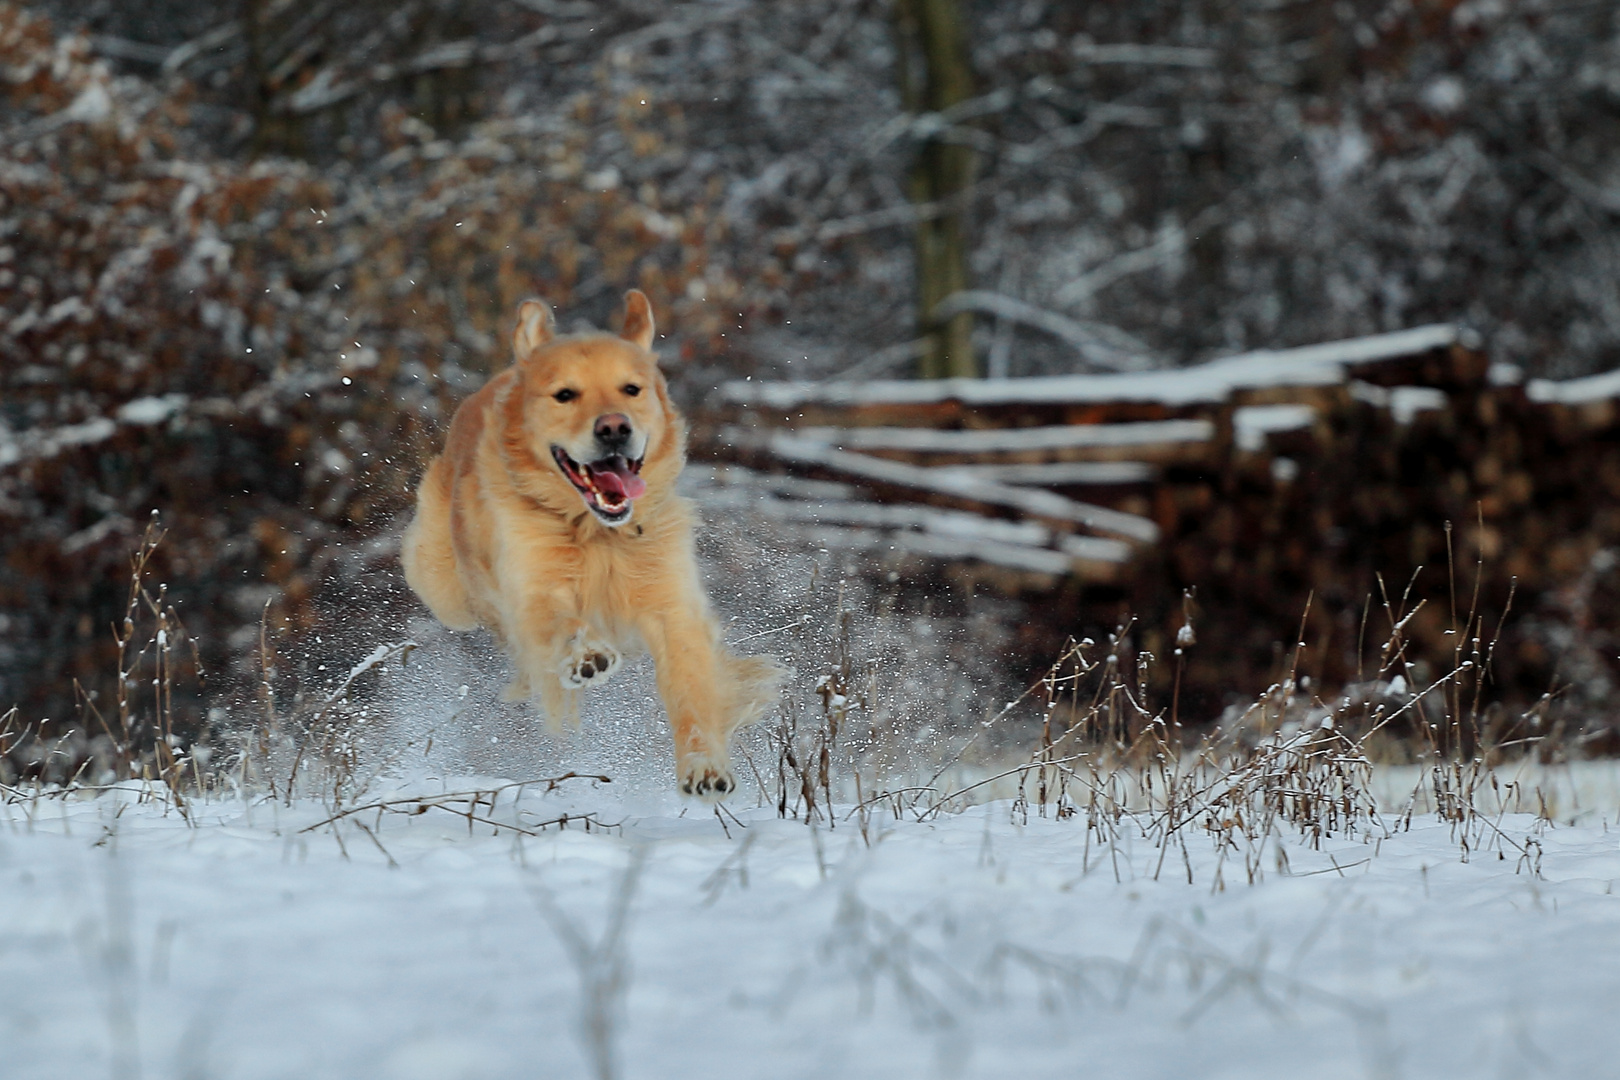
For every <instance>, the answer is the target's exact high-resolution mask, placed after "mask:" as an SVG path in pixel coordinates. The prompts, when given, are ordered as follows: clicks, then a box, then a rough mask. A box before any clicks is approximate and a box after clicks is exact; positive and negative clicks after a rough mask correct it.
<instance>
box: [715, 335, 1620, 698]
mask: <svg viewBox="0 0 1620 1080" xmlns="http://www.w3.org/2000/svg"><path fill="white" fill-rule="evenodd" d="M698 421H699V422H698V424H697V425H696V427H695V431H694V440H693V458H694V469H695V470H696V472H697V474H698V476H699V478H700V479H702V480H706V481H707V483H708V488H709V490H711V491H723V492H726V493H728V497H729V498H730V499H731V500H732V501H737V500H739V499H741V500H744V501H746V503H747V505H748V506H749V507H750V508H751V509H753V510H754V511H755V512H757V513H759V514H761V515H762V516H764V517H766V518H769V519H772V520H774V521H775V522H776V523H777V525H778V527H779V528H780V529H781V530H782V531H783V532H784V533H785V534H787V535H789V536H794V537H798V538H801V539H803V540H805V541H807V542H810V543H814V544H816V545H818V546H821V547H825V548H828V549H829V550H845V551H850V552H859V553H861V554H862V557H863V558H862V561H863V562H864V564H865V565H868V566H871V567H872V568H873V569H874V570H877V571H879V572H882V573H884V575H885V577H891V576H902V577H903V578H904V579H905V580H908V581H912V582H915V583H917V584H918V585H919V587H931V583H937V580H938V579H940V578H944V579H947V580H949V581H951V582H954V583H956V584H958V585H961V586H965V587H968V588H972V589H985V588H988V589H994V590H996V591H999V592H1003V593H1012V594H1017V595H1021V596H1025V597H1029V598H1034V599H1037V600H1038V601H1039V602H1038V603H1036V604H1033V605H1031V606H1030V607H1029V609H1028V610H1029V611H1030V612H1031V613H1032V618H1031V619H1030V621H1029V626H1028V627H1027V633H1028V635H1029V644H1030V645H1031V648H1032V655H1034V656H1037V657H1038V655H1039V654H1040V653H1041V651H1042V650H1043V649H1048V648H1051V647H1052V645H1053V643H1054V642H1055V641H1058V640H1060V639H1061V638H1062V637H1063V636H1065V635H1067V634H1071V633H1073V634H1082V633H1088V634H1091V635H1093V636H1096V635H1097V634H1099V633H1102V632H1106V631H1107V630H1108V629H1109V628H1111V627H1112V626H1114V625H1116V624H1117V623H1118V622H1119V620H1120V619H1121V618H1122V617H1123V616H1124V615H1125V613H1126V612H1129V613H1131V614H1132V615H1134V616H1135V617H1136V618H1137V620H1138V623H1137V627H1138V628H1137V630H1136V631H1135V638H1134V639H1133V642H1134V645H1135V646H1136V647H1137V648H1140V649H1146V650H1148V651H1152V652H1155V653H1157V654H1158V655H1160V656H1163V655H1165V654H1166V652H1167V648H1166V646H1167V644H1168V643H1169V642H1171V641H1172V640H1173V638H1174V635H1175V633H1176V631H1177V630H1178V629H1179V625H1180V623H1181V621H1182V619H1183V617H1184V614H1183V609H1184V605H1183V602H1182V596H1183V593H1184V591H1185V590H1187V589H1196V591H1197V600H1198V603H1197V607H1198V609H1199V610H1200V611H1201V612H1202V616H1201V617H1202V619H1203V621H1204V622H1205V623H1206V624H1208V625H1210V626H1211V627H1212V628H1217V627H1218V637H1217V638H1216V639H1215V642H1216V643H1215V644H1214V645H1208V644H1206V645H1205V646H1203V647H1201V648H1200V649H1199V650H1197V652H1198V656H1197V657H1196V658H1195V659H1194V660H1193V661H1192V662H1191V666H1190V667H1189V668H1188V676H1189V680H1190V682H1189V684H1190V685H1191V686H1192V687H1193V689H1192V691H1191V692H1192V694H1193V696H1194V697H1197V696H1198V695H1200V694H1202V695H1203V697H1204V698H1205V699H1207V701H1206V704H1207V706H1208V708H1209V709H1211V710H1214V711H1218V706H1219V705H1220V703H1221V699H1223V698H1224V697H1225V696H1226V695H1228V694H1231V695H1235V696H1238V697H1241V696H1242V695H1243V694H1245V693H1251V692H1252V691H1253V689H1254V686H1255V685H1256V684H1258V685H1259V686H1261V687H1263V686H1264V685H1266V682H1267V680H1270V679H1272V678H1274V677H1275V676H1276V674H1277V671H1278V666H1279V664H1280V663H1281V662H1282V659H1281V657H1282V654H1283V653H1285V652H1287V651H1289V650H1291V648H1292V644H1293V640H1292V639H1293V635H1294V633H1295V629H1296V628H1297V627H1298V626H1299V625H1300V620H1301V617H1302V615H1303V614H1304V613H1305V612H1306V610H1307V606H1309V609H1310V610H1309V616H1308V621H1307V627H1306V629H1307V642H1308V643H1309V645H1310V648H1309V650H1308V658H1307V670H1310V671H1314V673H1315V674H1316V675H1317V677H1318V678H1319V679H1321V680H1324V681H1326V682H1327V683H1329V684H1330V685H1331V684H1343V683H1347V682H1351V681H1354V679H1355V676H1356V672H1357V669H1358V667H1359V666H1360V665H1361V663H1362V661H1363V660H1364V659H1365V656H1366V654H1367V652H1368V644H1369V642H1368V641H1366V640H1363V639H1365V638H1375V637H1376V636H1377V635H1378V634H1379V633H1380V631H1379V626H1380V618H1379V616H1378V613H1379V609H1380V608H1381V606H1382V603H1383V594H1384V593H1385V592H1391V591H1405V590H1406V587H1407V584H1408V579H1409V578H1411V577H1412V575H1413V573H1414V571H1415V570H1416V569H1417V568H1418V567H1420V566H1421V567H1425V568H1426V569H1425V570H1424V571H1423V572H1422V573H1421V574H1419V576H1418V579H1417V583H1416V584H1415V585H1414V586H1413V591H1412V592H1411V593H1410V594H1409V597H1408V600H1407V604H1408V606H1411V605H1413V604H1415V603H1417V602H1418V601H1419V600H1427V601H1428V604H1427V605H1426V607H1425V610H1424V611H1423V612H1420V614H1419V616H1418V617H1417V618H1416V619H1414V620H1413V622H1412V624H1411V627H1410V629H1411V630H1412V632H1413V635H1414V637H1415V638H1416V639H1417V643H1416V647H1415V650H1414V655H1415V656H1418V658H1419V659H1423V660H1425V662H1428V663H1433V664H1439V663H1441V662H1443V660H1444V655H1449V654H1448V652H1447V650H1448V649H1449V647H1450V644H1451V640H1450V638H1451V636H1448V635H1447V634H1446V630H1448V629H1452V628H1454V627H1453V621H1452V616H1451V602H1450V596H1451V591H1452V586H1453V584H1456V586H1457V588H1458V589H1460V590H1462V591H1463V593H1464V594H1465V596H1464V600H1467V601H1469V602H1472V597H1473V595H1474V594H1473V592H1472V589H1473V579H1474V577H1475V567H1476V564H1478V563H1479V562H1480V560H1481V559H1483V568H1482V570H1481V571H1480V573H1479V576H1480V579H1481V585H1480V589H1479V597H1480V599H1479V601H1478V604H1479V606H1480V607H1481V609H1482V610H1483V611H1485V612H1486V613H1487V614H1489V613H1491V612H1496V613H1498V614H1499V613H1500V611H1501V610H1502V609H1503V608H1504V607H1505V606H1506V603H1507V592H1508V588H1509V585H1510V582H1511V581H1513V580H1515V579H1516V581H1517V584H1518V589H1519V599H1518V600H1516V601H1515V602H1514V606H1515V607H1516V608H1517V609H1518V610H1519V611H1521V612H1524V611H1525V609H1526V607H1529V608H1532V609H1533V611H1532V613H1531V614H1530V615H1529V616H1528V617H1529V619H1530V622H1531V623H1532V625H1533V626H1540V625H1541V623H1538V622H1536V620H1538V619H1544V618H1545V617H1547V616H1546V612H1547V610H1549V605H1551V607H1552V608H1558V607H1559V605H1562V608H1559V611H1562V612H1563V614H1559V611H1554V612H1553V616H1552V617H1553V618H1554V619H1555V621H1556V620H1557V619H1563V621H1564V622H1565V623H1569V624H1570V626H1571V628H1573V629H1576V630H1578V631H1579V632H1580V633H1584V634H1586V635H1587V637H1588V639H1589V640H1590V641H1591V642H1592V643H1593V644H1594V645H1595V646H1596V647H1597V649H1598V652H1602V651H1603V650H1604V649H1605V648H1607V646H1605V645H1599V644H1597V643H1598V641H1599V639H1600V638H1602V636H1603V635H1604V634H1606V633H1608V631H1607V630H1606V629H1605V628H1604V627H1603V626H1601V625H1599V624H1600V623H1603V622H1604V616H1603V615H1601V614H1598V613H1594V611H1593V610H1592V603H1591V601H1590V597H1588V598H1587V599H1584V600H1583V599H1582V596H1583V595H1585V594H1583V593H1582V592H1581V590H1583V589H1584V590H1585V591H1586V594H1590V593H1591V592H1592V590H1593V589H1594V588H1601V587H1603V581H1602V580H1600V579H1603V576H1604V574H1605V573H1607V570H1606V567H1607V565H1608V563H1607V562H1606V561H1605V556H1604V554H1603V553H1604V552H1606V551H1608V550H1609V549H1610V547H1611V546H1616V547H1617V548H1620V372H1614V373H1610V374H1607V375H1601V376H1595V377H1592V378H1589V379H1582V380H1572V381H1568V382H1563V383H1554V382H1547V381H1542V380H1533V381H1530V382H1528V383H1526V382H1524V381H1523V380H1521V379H1519V378H1518V377H1517V373H1516V372H1514V371H1513V370H1511V369H1506V368H1504V367H1500V366H1499V367H1497V368H1494V369H1493V368H1492V367H1491V365H1490V364H1489V363H1488V361H1487V359H1486V357H1485V355H1484V353H1483V352H1482V351H1480V349H1479V348H1478V343H1477V342H1476V341H1473V340H1471V339H1470V335H1469V334H1468V333H1467V332H1465V331H1463V330H1461V329H1459V328H1457V327H1454V326H1450V325H1438V326H1426V327H1420V328H1417V329H1413V330H1407V331H1402V332H1399V333H1391V334H1382V335H1377V336H1374V337H1368V338H1359V339H1354V340H1350V341H1340V342H1332V343H1328V344H1324V345H1315V346H1309V347H1306V348H1297V349H1288V350H1278V351H1270V350H1266V351H1260V352H1254V353H1248V354H1244V355H1241V356H1234V357H1230V358H1226V359H1223V360H1217V361H1213V362H1210V363H1207V364H1204V365H1201V366H1197V367H1192V368H1186V369H1181V370H1174V371H1158V372H1145V373H1133V374H1108V375H1070V376H1054V377H1042V378H1026V379H1000V380H939V381H926V382H925V381H892V382H884V381H877V382H865V383H837V382H831V383H787V382H756V381H748V380H745V381H740V382H732V383H728V384H725V385H724V386H722V387H721V388H720V389H719V391H718V393H717V395H716V397H715V399H714V400H713V401H712V402H711V403H710V404H709V406H708V407H707V408H706V409H704V410H702V411H700V413H699V414H698ZM1609 561H1615V560H1609ZM1448 567H1449V569H1448ZM1380 575H1381V576H1382V578H1383V582H1384V587H1383V589H1382V590H1381V589H1380V584H1379V577H1380ZM1617 587H1620V583H1617ZM1572 590H1573V591H1572ZM1308 599H1309V605H1307V601H1308ZM1369 599H1371V601H1372V604H1371V606H1370V608H1369ZM1390 599H1391V603H1392V604H1395V605H1396V606H1398V601H1399V596H1398V595H1395V596H1391V597H1390ZM1571 605H1573V608H1572V607H1571ZM1583 605H1584V606H1583ZM1566 609H1567V610H1566ZM1364 611H1370V614H1369V615H1368V616H1367V620H1366V621H1367V624H1368V625H1367V628H1366V629H1365V630H1363V629H1362V628H1361V623H1362V621H1363V612H1364ZM1566 616H1567V617H1566ZM1575 624H1579V626H1576V625H1575ZM1459 625H1460V624H1459ZM1537 632H1538V633H1539V632H1540V631H1537ZM1512 633H1513V632H1510V635H1509V636H1510V637H1512ZM1534 636H1535V635H1534V634H1528V635H1527V634H1524V633H1520V634H1519V639H1520V640H1516V641H1515V642H1514V644H1516V645H1518V646H1519V649H1518V652H1517V653H1516V659H1515V660H1514V662H1513V663H1505V662H1504V669H1505V670H1507V671H1508V674H1509V678H1508V681H1509V682H1515V684H1516V685H1517V686H1518V688H1519V690H1520V691H1521V693H1520V695H1519V696H1524V695H1526V694H1530V693H1531V691H1532V689H1533V690H1534V691H1535V692H1536V693H1539V692H1540V691H1542V690H1544V689H1546V687H1545V685H1544V684H1543V685H1539V686H1538V685H1536V682H1537V680H1544V679H1545V677H1546V676H1547V675H1548V674H1549V672H1550V670H1551V668H1552V666H1553V665H1555V664H1556V663H1557V661H1558V659H1559V658H1558V657H1556V656H1554V655H1553V652H1555V651H1557V650H1555V649H1553V648H1552V647H1551V646H1549V645H1547V644H1545V643H1541V642H1538V641H1537V640H1532V638H1533V637H1534ZM1543 636H1545V635H1543ZM1553 636H1554V637H1556V636H1557V635H1553ZM1566 636H1567V635H1566ZM1379 640H1381V638H1379ZM1207 641H1208V639H1207V638H1206V642H1207ZM1372 644H1376V641H1373V642H1372ZM1565 651H1566V652H1567V650H1565ZM1587 651H1591V650H1587ZM1607 651H1608V653H1610V654H1612V653H1613V652H1615V650H1614V649H1607ZM1425 654H1432V655H1427V656H1426V655H1425ZM1443 654H1444V655H1443ZM1611 659H1612V657H1611ZM1614 674H1615V676H1616V681H1617V683H1620V672H1615V673H1614Z"/></svg>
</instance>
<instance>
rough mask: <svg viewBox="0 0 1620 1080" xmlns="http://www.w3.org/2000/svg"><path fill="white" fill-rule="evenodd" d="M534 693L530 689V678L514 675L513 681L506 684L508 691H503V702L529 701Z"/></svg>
mask: <svg viewBox="0 0 1620 1080" xmlns="http://www.w3.org/2000/svg"><path fill="white" fill-rule="evenodd" d="M533 693H534V691H533V690H531V689H530V687H529V680H528V678H527V677H526V676H524V675H522V674H518V675H514V676H513V677H512V681H511V682H509V683H507V684H506V689H505V690H502V691H501V701H503V702H513V701H527V700H529V697H530V695H531V694H533Z"/></svg>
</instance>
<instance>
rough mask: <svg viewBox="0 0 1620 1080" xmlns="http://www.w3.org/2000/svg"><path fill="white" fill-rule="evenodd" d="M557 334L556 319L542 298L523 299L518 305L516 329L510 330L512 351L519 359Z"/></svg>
mask: <svg viewBox="0 0 1620 1080" xmlns="http://www.w3.org/2000/svg"><path fill="white" fill-rule="evenodd" d="M556 335H557V319H556V316H554V315H552V314H551V308H549V307H547V306H546V303H545V301H544V300H525V301H523V303H521V304H519V305H518V314H517V329H516V330H513V331H512V352H513V354H514V355H516V356H517V357H518V358H519V359H521V358H522V357H524V356H527V355H528V354H529V353H531V352H533V351H534V350H535V349H538V348H539V347H540V346H542V345H544V344H545V343H546V342H548V341H550V340H551V339H552V338H553V337H555V336H556Z"/></svg>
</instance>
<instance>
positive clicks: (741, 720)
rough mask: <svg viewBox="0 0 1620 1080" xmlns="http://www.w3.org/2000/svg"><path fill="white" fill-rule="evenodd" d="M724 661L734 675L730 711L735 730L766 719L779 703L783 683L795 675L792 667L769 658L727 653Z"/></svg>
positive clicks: (731, 686) (731, 678) (728, 683)
mask: <svg viewBox="0 0 1620 1080" xmlns="http://www.w3.org/2000/svg"><path fill="white" fill-rule="evenodd" d="M722 662H723V664H724V666H725V670H726V673H727V675H729V676H730V678H729V679H728V680H727V687H726V688H727V691H728V692H729V694H730V697H731V708H730V710H729V711H730V714H731V724H732V728H733V730H735V729H736V728H740V727H746V726H747V725H749V724H752V723H753V722H754V721H756V720H758V719H759V718H760V717H762V716H764V715H765V713H766V712H767V711H768V710H769V709H770V707H771V706H772V705H774V704H776V700H777V698H778V697H779V696H780V695H781V693H782V686H783V684H784V683H786V682H787V681H788V678H789V677H790V676H792V674H793V672H792V670H791V669H790V668H786V667H784V666H782V664H780V663H778V662H777V661H776V660H775V659H774V658H773V657H769V656H737V655H735V654H733V653H730V652H726V653H724V654H723V661H722Z"/></svg>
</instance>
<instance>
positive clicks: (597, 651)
mask: <svg viewBox="0 0 1620 1080" xmlns="http://www.w3.org/2000/svg"><path fill="white" fill-rule="evenodd" d="M513 599H514V600H515V603H514V604H513V605H512V608H511V609H510V610H509V611H508V612H507V613H506V617H505V618H503V620H502V622H503V624H504V626H505V628H506V633H505V634H504V635H503V637H504V638H505V645H506V648H507V651H508V652H509V653H510V655H511V657H512V662H513V664H514V665H515V666H516V668H517V671H516V672H515V673H514V675H513V677H512V682H511V683H510V685H508V686H507V688H506V692H505V693H504V694H503V695H502V697H503V698H504V699H505V700H507V701H525V700H531V699H538V700H539V702H540V704H541V706H542V707H543V708H544V710H545V713H546V718H547V719H548V720H549V721H550V722H551V723H552V725H553V726H555V727H565V726H567V725H568V724H570V723H572V722H573V721H574V720H575V719H576V717H577V716H578V712H579V694H578V691H579V690H581V689H583V688H585V687H586V686H589V685H591V684H592V683H593V682H600V681H601V680H602V679H604V678H606V677H607V676H608V675H610V674H612V673H613V672H614V671H615V670H617V669H618V666H619V656H618V653H617V652H615V651H613V650H612V649H604V648H602V647H600V646H597V645H594V644H592V643H591V642H590V635H589V634H588V633H587V630H586V626H585V622H584V620H583V619H582V618H581V617H580V610H579V608H580V605H579V597H578V595H577V593H576V592H575V591H574V590H572V589H566V588H558V587H553V588H550V589H531V590H526V591H525V592H524V593H523V594H521V595H519V596H517V597H514V598H513Z"/></svg>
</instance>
